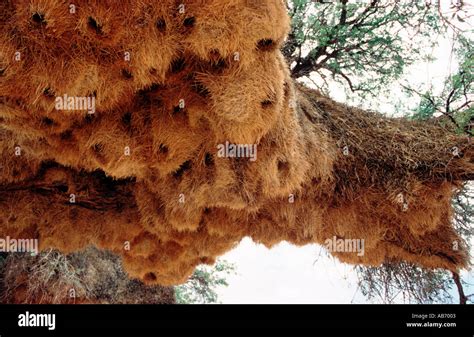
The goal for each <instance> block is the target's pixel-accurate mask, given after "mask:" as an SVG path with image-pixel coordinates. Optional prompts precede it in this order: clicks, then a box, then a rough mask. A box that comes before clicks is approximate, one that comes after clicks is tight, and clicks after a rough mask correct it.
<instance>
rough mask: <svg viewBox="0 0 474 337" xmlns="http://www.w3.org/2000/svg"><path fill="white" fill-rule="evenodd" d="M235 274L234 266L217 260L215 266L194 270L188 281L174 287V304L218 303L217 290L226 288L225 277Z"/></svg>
mask: <svg viewBox="0 0 474 337" xmlns="http://www.w3.org/2000/svg"><path fill="white" fill-rule="evenodd" d="M234 273H235V266H234V265H233V264H231V263H229V262H227V261H225V260H218V261H217V262H216V264H215V266H213V267H212V268H211V267H207V266H201V267H198V268H196V270H195V271H194V273H193V275H192V276H191V277H190V278H189V280H188V281H187V282H186V283H185V284H183V285H180V286H177V287H175V293H176V302H177V303H180V304H191V303H192V304H205V303H218V297H217V292H216V290H217V288H219V287H223V286H224V287H227V286H228V284H227V281H226V277H227V276H229V275H231V274H234Z"/></svg>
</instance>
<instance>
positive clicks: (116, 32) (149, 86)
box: [0, 0, 474, 285]
mask: <svg viewBox="0 0 474 337" xmlns="http://www.w3.org/2000/svg"><path fill="white" fill-rule="evenodd" d="M288 28H289V19H288V17H287V14H286V11H285V7H284V5H283V2H282V1H278V0H260V1H250V0H206V1H198V0H195V1H171V0H160V1H154V0H142V1H75V6H74V8H70V5H69V4H67V3H64V2H61V1H56V0H37V1H26V0H25V1H21V0H6V1H2V2H1V3H0V68H1V72H0V74H1V75H0V95H1V96H0V99H1V100H0V139H1V142H0V153H1V156H0V165H1V167H2V175H1V176H0V179H1V181H0V184H1V185H0V214H1V215H2V216H1V218H0V237H6V236H10V237H15V238H37V239H38V240H39V246H40V249H41V250H46V249H50V248H55V249H59V250H60V251H62V252H64V253H68V252H73V251H77V250H81V249H84V248H85V247H87V246H89V245H94V246H96V247H98V248H100V249H104V250H109V251H111V252H114V253H115V254H118V255H120V256H121V257H122V258H123V262H124V268H125V270H126V271H127V272H128V273H129V275H130V276H131V277H137V278H140V279H142V280H143V281H145V282H147V283H151V284H163V285H169V284H178V283H181V282H184V281H185V280H186V279H187V277H189V275H190V274H191V273H192V272H193V270H194V268H195V267H196V266H197V265H198V264H201V263H209V264H211V263H213V262H214V261H215V258H216V257H218V256H219V255H221V254H223V253H225V252H227V251H229V250H230V249H232V248H233V247H235V246H236V245H237V244H238V243H239V241H240V240H241V239H242V238H243V237H245V236H250V237H251V238H252V239H253V240H254V241H256V242H260V243H263V244H265V245H267V246H272V245H274V244H276V243H278V242H281V241H288V242H291V243H294V244H296V245H304V244H310V243H320V244H324V242H325V241H326V240H327V239H332V238H334V237H337V238H342V239H344V238H345V239H359V240H362V239H363V240H364V242H365V252H364V254H362V255H361V254H357V252H352V253H350V252H333V253H334V255H336V256H337V257H338V258H339V259H340V260H342V261H344V262H349V263H354V264H359V263H362V264H370V265H378V264H380V263H382V262H384V261H386V260H407V261H410V262H414V263H417V264H419V265H422V266H424V267H428V268H448V269H451V270H457V269H459V268H462V267H465V266H467V265H468V254H467V251H466V249H465V246H464V245H463V244H462V240H461V238H460V237H459V235H458V234H457V233H456V232H455V231H454V229H453V226H452V207H451V197H452V196H453V194H454V193H455V192H456V189H457V188H459V187H460V186H461V184H462V182H463V181H466V180H471V179H473V176H474V162H473V158H474V150H473V146H472V143H469V141H468V139H467V138H466V137H461V136H456V135H455V134H454V133H453V132H452V131H451V130H449V129H448V128H447V127H445V126H443V125H442V123H441V122H437V123H435V122H423V123H420V122H413V121H408V120H405V119H392V118H386V117H384V116H381V115H379V114H376V113H372V112H367V111H362V110H360V109H356V108H351V107H348V106H345V105H342V104H339V103H336V102H335V101H333V100H331V99H330V98H328V97H325V96H323V95H322V94H320V93H318V92H316V91H314V90H311V89H308V88H305V87H303V86H301V85H298V84H295V83H294V82H293V81H292V79H291V78H290V76H289V73H288V69H287V65H286V63H285V61H284V59H283V57H282V55H281V53H280V51H279V48H280V46H281V44H282V42H283V40H284V39H285V36H286V34H287V32H288ZM64 95H66V97H72V98H75V97H86V98H89V99H90V98H94V100H95V101H94V111H93V113H89V112H90V111H85V109H84V107H83V106H78V105H77V104H73V105H71V107H69V106H65V107H66V108H64V106H63V108H59V109H58V108H57V106H56V101H57V98H58V97H61V98H62V97H64ZM66 101H67V100H66ZM226 144H246V145H249V146H256V149H257V150H256V153H255V154H256V157H252V156H249V152H247V153H246V154H247V156H244V157H240V158H236V157H235V156H232V153H231V152H229V151H227V152H225V154H226V156H221V155H220V152H219V148H221V147H222V146H224V145H226ZM254 159H256V160H254Z"/></svg>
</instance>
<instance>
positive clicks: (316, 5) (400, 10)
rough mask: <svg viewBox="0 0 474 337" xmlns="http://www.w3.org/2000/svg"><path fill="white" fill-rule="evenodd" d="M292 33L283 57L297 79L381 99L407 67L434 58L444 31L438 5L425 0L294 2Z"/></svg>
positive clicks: (295, 0)
mask: <svg viewBox="0 0 474 337" xmlns="http://www.w3.org/2000/svg"><path fill="white" fill-rule="evenodd" d="M288 9H289V13H290V15H291V18H292V30H291V33H290V35H289V39H288V40H287V43H286V44H285V46H284V47H283V53H284V55H285V57H286V58H287V60H288V61H289V64H290V65H291V72H292V75H293V77H295V78H301V77H305V76H309V75H310V74H312V75H317V76H319V77H320V78H321V79H322V81H318V82H322V83H323V84H322V85H318V86H319V88H320V89H321V90H323V91H326V90H327V89H328V86H329V83H328V81H327V79H328V77H329V79H330V80H334V81H337V82H340V83H342V84H344V85H345V86H346V87H347V86H348V87H349V89H350V90H351V91H352V92H356V93H357V94H359V95H362V96H366V95H368V94H369V95H372V96H377V94H378V92H379V91H381V90H384V89H386V87H387V85H388V84H389V83H390V82H391V81H393V80H395V79H398V78H399V77H400V75H401V74H402V73H403V71H404V69H405V68H406V67H407V66H408V65H410V64H413V63H414V62H416V61H417V60H420V59H422V58H423V57H428V53H427V52H426V51H428V50H430V47H432V46H433V45H435V44H436V39H435V38H433V37H435V36H436V34H438V33H440V31H441V30H442V25H441V23H440V20H439V18H438V15H437V11H436V8H435V6H433V5H430V3H429V2H427V3H425V2H424V1H423V2H422V1H415V2H412V1H410V2H407V1H403V2H400V1H393V0H387V1H378V0H372V1H370V3H368V4H367V3H364V2H359V1H347V0H345V1H334V2H314V1H311V0H292V1H289V2H288Z"/></svg>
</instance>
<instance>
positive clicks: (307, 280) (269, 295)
mask: <svg viewBox="0 0 474 337" xmlns="http://www.w3.org/2000/svg"><path fill="white" fill-rule="evenodd" d="M467 3H468V1H467ZM433 56H434V57H435V58H436V60H435V61H434V62H432V63H426V62H424V63H420V64H416V65H414V66H412V67H410V68H409V69H408V71H407V74H408V75H407V77H406V79H407V80H408V81H409V82H410V83H417V84H425V85H433V87H434V88H435V89H438V90H440V89H441V85H442V83H443V82H442V81H443V80H444V78H445V77H446V75H447V74H449V73H451V72H452V71H454V70H455V69H456V67H457V64H456V60H455V59H452V58H451V42H450V41H449V39H442V40H440V41H439V45H438V47H436V48H435V49H434V50H433ZM400 91H401V90H400V88H399V87H397V86H396V85H394V87H393V89H392V92H393V95H392V97H388V98H386V99H381V100H380V101H382V102H384V101H385V102H387V103H383V104H380V105H379V106H378V108H377V109H378V111H380V112H383V113H385V114H387V115H392V114H393V113H394V107H393V104H394V103H395V101H396V99H398V98H399V97H400ZM330 93H331V96H332V97H333V98H334V99H336V100H338V101H341V102H344V101H347V99H346V95H345V93H344V91H343V90H341V88H338V87H337V86H334V87H333V88H331V90H330ZM392 98H396V99H392ZM418 102H419V99H418V97H413V98H411V99H410V98H407V104H408V107H414V106H417V104H418ZM372 103H373V102H372ZM472 255H473V256H474V252H472ZM222 258H223V259H225V260H227V261H229V262H231V263H234V264H235V266H236V272H237V274H236V275H232V276H229V277H228V278H227V281H228V283H229V286H228V287H226V288H220V289H219V290H218V294H219V300H220V301H221V302H222V303H318V304H323V303H324V304H326V303H366V302H367V299H366V298H365V297H364V296H363V295H362V294H361V293H360V291H359V290H358V288H357V277H356V274H355V272H354V270H353V266H351V265H346V264H342V263H340V262H338V261H337V260H336V259H334V258H332V257H328V256H327V254H326V253H325V252H324V248H321V247H320V246H318V245H308V246H304V247H296V246H293V245H290V244H288V243H286V242H283V243H280V244H279V245H277V246H275V247H273V248H272V249H267V248H265V247H264V246H263V245H258V244H255V243H253V242H252V241H251V240H250V239H248V238H246V239H244V240H243V241H242V242H241V243H240V245H239V246H238V247H237V248H236V249H234V250H233V251H231V252H229V253H227V254H225V255H224V256H223V257H222ZM462 277H463V279H464V281H466V282H468V283H470V284H471V285H473V284H474V273H473V272H472V271H471V272H470V273H468V272H464V273H463V274H462ZM464 290H465V291H466V293H467V294H471V293H473V292H474V286H470V287H469V286H468V287H465V288H464ZM452 294H453V295H454V302H455V303H456V301H458V296H457V290H456V288H455V287H454V288H453V291H452Z"/></svg>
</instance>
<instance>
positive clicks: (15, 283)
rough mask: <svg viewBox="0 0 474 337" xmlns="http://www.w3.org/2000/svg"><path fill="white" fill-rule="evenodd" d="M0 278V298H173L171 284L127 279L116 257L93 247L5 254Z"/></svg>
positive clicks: (56, 300) (21, 300)
mask: <svg viewBox="0 0 474 337" xmlns="http://www.w3.org/2000/svg"><path fill="white" fill-rule="evenodd" d="M0 282H1V287H0V289H1V293H0V302H1V303H38V304H41V303H63V304H64V303H71V304H72V303H174V292H173V289H172V288H165V287H160V286H154V287H153V286H151V287H150V286H145V285H144V284H143V283H141V282H140V281H138V280H129V279H128V277H127V275H126V274H125V273H124V272H123V269H122V266H121V263H120V260H119V259H118V258H117V257H116V256H114V255H113V254H111V253H109V252H103V251H100V250H98V249H95V248H92V247H90V248H88V249H86V250H85V251H80V252H76V253H73V254H69V255H64V254H61V253H60V252H58V251H55V250H47V251H43V252H42V253H40V254H39V255H37V256H31V255H28V254H9V256H8V258H7V259H6V261H5V263H4V265H3V267H2V269H1V277H0Z"/></svg>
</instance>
